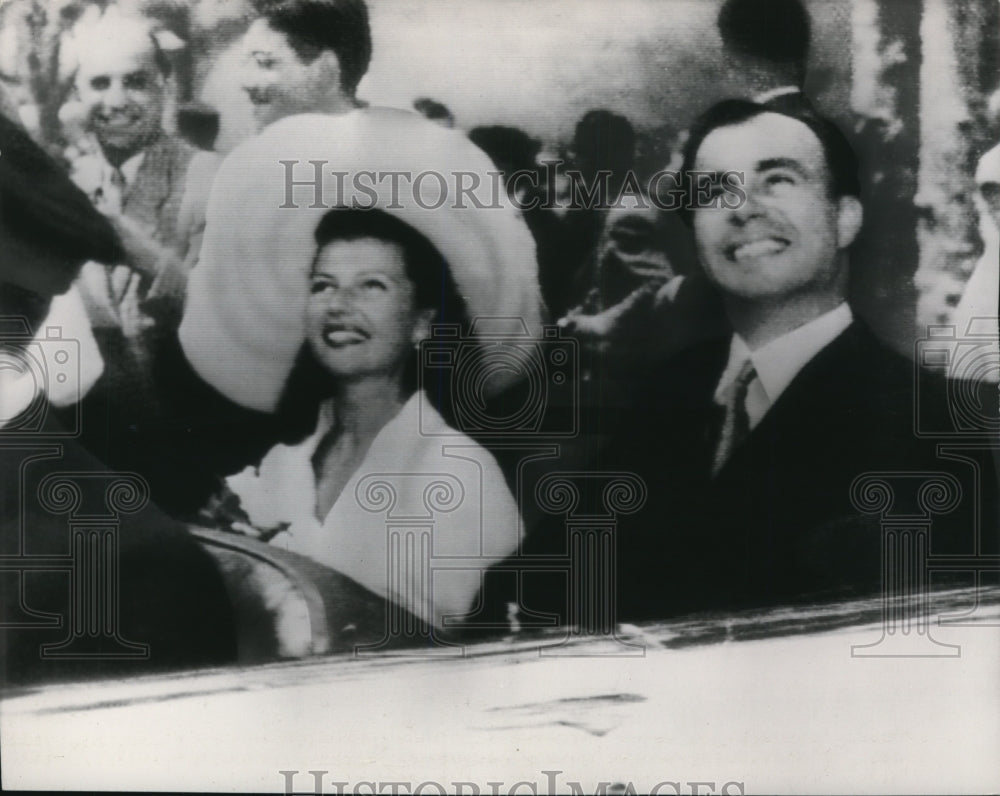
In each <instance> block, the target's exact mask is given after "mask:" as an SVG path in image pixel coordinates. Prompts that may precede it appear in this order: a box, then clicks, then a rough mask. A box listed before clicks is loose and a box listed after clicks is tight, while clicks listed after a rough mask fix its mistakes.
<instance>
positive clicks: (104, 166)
mask: <svg viewBox="0 0 1000 796" xmlns="http://www.w3.org/2000/svg"><path fill="white" fill-rule="evenodd" d="M97 152H98V155H99V157H100V159H101V161H100V162H101V181H102V182H103V183H108V182H110V181H111V175H112V173H113V172H114V170H115V167H114V166H112V165H111V164H110V163H109V162H108V160H107V158H105V157H104V153H103V152H101V148H100V147H98V148H97ZM145 159H146V149H145V148H143V149H140V150H139V151H138V152H137V153H136V154H134V155H132V157H130V158H129V159H128V160H126V161H125V162H124V163H122V165H121V166H119V167H118V170H119V171H120V172H121V173H122V177H124V178H125V185H126V186H129V185H133V184H134V183H135V180H136V178H137V177H138V176H139V169H141V168H142V163H143V161H144V160H145Z"/></svg>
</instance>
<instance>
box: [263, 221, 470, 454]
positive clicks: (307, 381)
mask: <svg viewBox="0 0 1000 796" xmlns="http://www.w3.org/2000/svg"><path fill="white" fill-rule="evenodd" d="M314 237H315V240H316V256H317V258H318V257H319V253H320V252H321V251H322V250H323V248H324V247H326V246H328V245H329V244H330V243H333V242H334V241H351V240H360V239H362V238H374V239H376V240H381V241H386V242H388V243H394V244H396V245H397V246H399V247H400V249H401V250H402V252H403V264H404V267H405V268H406V276H407V278H408V279H409V280H410V281H411V282H412V283H413V286H414V299H415V301H416V305H417V307H418V308H420V309H425V308H433V309H434V310H435V311H436V312H435V316H434V319H433V320H432V321H431V323H432V324H449V325H457V326H459V327H460V329H461V335H460V336H461V337H464V336H465V335H466V334H467V333H468V330H469V320H468V316H467V314H466V311H465V302H464V301H463V300H462V297H461V296H460V294H459V292H458V288H457V286H456V285H455V281H454V279H453V278H452V276H451V270H450V269H449V267H448V263H447V261H446V260H445V259H444V257H443V256H442V255H441V253H440V252H439V251H438V250H437V247H435V246H434V244H432V243H431V242H430V241H429V240H428V239H427V238H426V237H425V236H424V235H423V234H422V233H420V232H419V231H418V230H416V229H414V228H413V227H411V226H410V225H409V224H407V223H406V222H405V221H402V220H401V219H399V218H397V217H396V216H394V215H391V214H390V213H387V212H385V211H382V210H375V209H371V210H361V209H354V208H336V209H334V210H331V211H330V212H328V213H327V214H326V215H324V216H323V218H322V219H321V220H320V222H319V225H318V226H317V227H316V233H315V236H314ZM419 368H420V361H419V352H417V351H415V352H414V357H413V358H412V360H411V361H410V362H409V363H408V364H407V368H406V371H405V373H404V374H403V383H404V388H405V389H406V390H407V391H408V392H410V391H413V390H416V389H417V387H418V386H419V384H420V379H419ZM331 391H332V380H331V376H330V374H329V373H327V372H326V370H324V369H323V368H322V366H320V364H319V363H318V362H317V361H316V359H315V357H314V355H313V354H312V351H311V350H310V348H309V346H308V345H304V346H303V347H302V350H301V351H300V352H299V357H298V359H297V361H296V364H295V367H294V368H293V370H292V374H291V376H290V377H289V379H288V383H287V385H286V386H285V391H284V395H283V397H282V400H281V405H280V406H279V410H278V411H279V413H280V414H281V415H283V416H286V417H287V418H288V419H289V420H290V421H292V428H291V429H290V431H291V434H292V435H293V436H298V435H301V434H302V433H308V432H310V431H312V426H311V425H310V426H308V427H307V426H306V425H304V424H306V423H309V422H312V421H314V420H315V411H314V410H315V405H316V404H317V403H318V402H319V401H322V400H323V399H324V398H327V397H329V395H330V393H331ZM428 392H429V393H430V392H431V391H428ZM428 397H430V398H431V400H432V402H433V403H434V404H435V405H436V406H437V408H438V409H439V410H443V409H444V408H445V407H443V404H442V401H443V400H444V398H443V397H442V396H435V395H430V394H429V396H428Z"/></svg>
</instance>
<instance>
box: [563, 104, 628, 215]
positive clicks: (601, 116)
mask: <svg viewBox="0 0 1000 796" xmlns="http://www.w3.org/2000/svg"><path fill="white" fill-rule="evenodd" d="M571 156H572V161H573V163H572V165H573V166H574V167H575V168H577V169H579V171H580V174H581V176H582V178H583V180H584V182H585V183H586V187H588V188H589V187H590V186H592V185H593V184H594V181H595V180H597V179H598V177H599V175H601V174H602V173H604V172H607V173H609V174H610V177H609V179H608V180H607V188H608V190H607V192H606V193H605V192H604V190H603V187H602V189H601V190H600V192H599V193H598V204H599V205H600V206H606V205H607V204H608V203H610V202H612V201H613V200H614V199H615V197H616V196H617V195H618V191H619V189H620V188H621V186H622V184H623V183H624V181H625V177H626V175H627V173H628V171H629V170H630V169H631V168H632V167H633V165H634V161H635V129H634V128H633V127H632V123H631V122H630V121H629V120H628V119H626V118H625V117H624V116H621V115H619V114H617V113H612V112H611V111H609V110H604V109H600V110H592V111H587V113H585V114H584V115H583V116H582V117H581V119H580V121H579V122H577V125H576V130H575V132H574V135H573V151H572V155H571ZM602 186H603V183H602Z"/></svg>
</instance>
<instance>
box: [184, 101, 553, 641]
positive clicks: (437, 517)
mask: <svg viewBox="0 0 1000 796" xmlns="http://www.w3.org/2000/svg"><path fill="white" fill-rule="evenodd" d="M329 141H336V142H337V145H338V147H339V149H340V151H339V153H338V166H343V170H342V171H344V172H347V173H349V174H350V173H353V172H355V171H356V170H358V169H372V168H377V167H380V166H385V167H390V166H391V167H392V168H394V169H396V170H405V171H409V172H413V171H423V170H425V169H431V170H437V171H439V172H444V173H447V172H449V171H451V170H455V169H462V170H463V171H466V170H470V171H472V172H474V173H482V174H485V172H487V171H488V170H489V169H490V168H492V166H491V164H490V162H489V160H488V159H487V158H486V156H485V155H483V154H482V153H481V152H480V151H479V150H477V149H476V148H475V147H474V146H473V145H472V144H471V143H470V142H469V141H468V140H467V139H466V138H465V137H464V136H462V135H460V134H458V133H455V132H453V131H450V130H445V129H444V128H441V127H440V126H438V125H435V124H433V123H431V122H428V121H426V120H424V119H422V118H421V117H418V116H415V115H412V114H396V113H394V112H393V113H385V112H382V111H373V110H359V111H355V112H353V113H349V114H345V115H343V116H339V117H338V116H297V117H291V118H288V119H285V120H283V121H281V122H278V123H277V124H275V125H272V126H271V127H270V128H268V129H267V130H266V131H265V132H264V133H263V134H262V135H261V136H260V137H258V138H257V139H255V140H254V141H252V142H249V143H248V144H246V145H244V146H243V147H241V148H240V149H237V150H236V151H235V152H234V153H233V154H232V155H230V157H229V158H228V159H227V161H226V163H224V164H223V166H222V169H221V171H220V176H219V182H217V185H222V184H224V185H225V186H226V190H225V192H223V191H221V190H220V191H217V192H216V193H215V195H213V198H212V202H211V203H210V209H209V216H208V228H207V229H206V243H205V246H204V248H203V251H202V260H201V261H200V262H199V264H198V267H197V268H196V269H195V271H194V272H193V273H192V283H191V292H190V296H189V304H188V308H187V311H186V315H185V320H184V324H183V325H182V330H181V340H182V343H183V345H184V347H185V351H186V353H187V355H188V358H189V360H190V361H191V363H192V365H194V367H195V368H196V370H198V372H199V373H200V374H201V375H202V376H203V377H204V378H205V379H206V381H208V382H209V383H210V384H212V385H213V386H214V387H215V388H216V389H218V390H219V391H221V392H223V394H225V395H226V396H227V397H229V398H231V399H233V400H236V401H238V402H239V403H242V404H243V405H245V406H252V407H254V408H258V409H265V410H267V411H278V412H280V413H283V414H294V415H296V416H298V417H300V418H305V422H306V423H307V424H308V426H307V429H304V431H305V433H304V434H301V435H300V436H299V437H298V438H296V439H290V440H286V442H284V443H282V444H278V445H275V446H274V447H273V448H271V450H270V451H269V452H268V453H267V454H266V455H265V456H264V457H263V459H262V460H261V461H260V462H259V464H256V465H254V466H250V467H246V468H245V469H244V470H243V471H241V472H239V473H237V474H235V475H231V476H230V477H229V478H227V479H226V483H227V487H228V490H229V493H230V494H228V495H227V496H225V497H224V498H223V499H222V500H219V501H216V502H215V504H214V505H215V507H216V508H218V507H219V506H224V507H225V510H224V511H222V512H219V511H214V512H213V513H214V516H215V518H216V520H217V521H218V522H219V524H221V525H223V526H224V527H227V528H228V529H231V530H237V531H242V532H245V533H250V534H252V535H255V536H258V537H259V538H263V539H267V540H269V541H270V543H271V545H273V546H276V547H281V548H283V549H285V550H288V551H291V552H293V553H296V554H298V555H301V556H305V557H307V558H309V559H312V560H313V561H315V562H319V563H321V564H323V565H325V566H326V567H328V568H330V569H332V570H334V571H335V572H337V573H340V574H341V575H344V576H347V577H348V578H350V579H352V580H353V581H355V582H356V583H358V584H360V585H361V586H362V587H364V589H367V590H368V592H370V593H371V594H372V595H373V599H379V600H386V601H388V602H389V603H390V604H391V605H393V606H395V607H396V608H399V609H402V610H404V611H406V612H408V613H409V614H411V615H412V616H414V617H416V618H417V619H419V620H421V621H422V622H424V623H426V624H428V625H431V626H434V627H435V628H439V629H440V628H444V627H445V626H446V625H450V624H451V623H450V622H447V621H446V617H453V618H456V619H457V618H460V617H461V616H463V615H464V614H467V613H468V612H469V611H470V610H472V607H473V605H472V604H473V600H474V598H475V596H476V593H477V591H478V590H479V588H480V585H481V574H482V573H483V572H485V571H486V570H487V569H488V568H489V567H490V566H491V565H492V564H495V563H497V562H498V561H500V560H502V559H503V558H505V557H506V556H508V555H510V554H511V553H513V552H514V551H515V549H516V548H517V545H518V542H519V540H520V538H521V522H520V518H519V513H518V508H517V505H516V503H515V501H514V498H513V496H512V494H511V492H510V489H509V488H508V486H507V482H506V479H505V478H504V476H503V473H502V472H501V470H500V467H499V465H498V464H497V462H496V461H495V459H494V458H493V456H492V455H491V454H490V453H489V452H488V451H487V450H486V449H485V448H483V447H482V446H481V445H480V444H478V443H477V442H475V441H473V440H472V439H471V438H470V437H468V436H466V435H465V434H463V433H461V432H460V431H458V430H456V429H455V428H453V427H450V426H449V424H448V423H447V422H446V420H445V419H444V417H443V416H442V414H441V409H442V407H441V406H439V405H436V404H437V403H438V401H437V399H438V398H439V397H441V398H442V400H443V401H448V400H450V399H453V398H454V396H451V395H444V396H439V395H438V394H437V393H435V394H434V395H433V400H432V397H431V396H429V395H428V392H434V391H433V390H430V391H425V390H422V389H419V382H420V380H419V378H418V375H419V370H418V369H419V366H420V354H421V352H420V343H421V341H422V340H424V339H425V338H428V337H430V336H431V331H432V326H434V325H435V324H447V325H448V326H449V328H451V329H456V328H457V329H458V330H461V333H460V334H459V335H458V338H457V339H455V341H454V342H455V343H456V344H458V345H463V346H465V349H466V351H473V352H474V351H475V350H478V348H479V347H480V345H481V344H480V342H478V341H477V339H476V338H474V337H473V338H470V337H468V335H467V332H468V330H469V327H470V324H469V321H470V320H471V319H473V318H475V319H478V320H483V319H484V318H486V317H488V316H505V317H506V318H508V319H509V318H510V317H516V318H517V321H518V324H519V325H520V324H523V328H524V329H530V330H531V331H532V332H533V333H537V330H538V327H539V323H538V321H539V307H540V304H539V296H538V281H537V273H536V271H535V268H536V267H535V264H534V257H533V244H532V241H531V238H530V233H528V231H527V228H526V227H525V226H524V222H523V220H522V219H521V218H520V217H519V215H518V214H517V213H516V211H515V210H514V208H513V207H512V206H509V205H506V204H504V203H500V204H499V205H497V204H493V206H490V207H484V206H482V205H479V206H478V207H477V206H476V204H475V203H473V204H466V203H455V206H445V207H440V208H438V209H437V210H427V209H425V207H424V206H422V205H421V204H420V203H419V201H418V200H419V196H417V195H416V194H406V192H405V191H396V192H386V196H384V197H380V201H379V202H378V206H377V207H376V208H374V209H365V210H362V209H357V207H356V206H353V207H352V202H351V199H350V198H349V197H341V198H342V205H343V206H340V207H338V208H336V209H322V208H321V209H319V211H318V212H317V210H316V209H315V208H313V207H308V206H306V207H299V208H298V209H296V210H295V212H294V213H287V212H283V211H282V210H280V209H277V208H280V206H281V204H282V202H281V197H282V196H283V194H284V188H285V186H284V170H283V169H282V168H281V165H280V163H279V158H278V157H274V156H273V155H271V156H269V153H271V152H272V150H273V151H276V152H280V154H281V158H280V159H282V160H287V159H288V158H289V157H290V156H291V155H292V154H293V153H294V154H295V155H296V156H297V159H300V160H304V161H308V160H312V159H314V158H316V157H317V156H318V155H320V154H322V152H321V150H322V149H325V148H327V147H328V146H329V144H328V143H325V142H329ZM387 158H388V159H391V160H392V162H391V163H389V162H386V161H387ZM261 163H267V164H271V163H273V164H274V168H271V167H270V166H267V167H266V168H265V169H264V170H263V171H261V170H260V169H256V170H255V169H252V168H248V165H249V164H261ZM407 166H409V168H405V167H407ZM485 184H486V183H485V181H484V185H485ZM404 194H405V195H404ZM223 203H224V205H223ZM236 205H238V206H236ZM216 210H218V211H221V212H219V213H216V212H215V211H216ZM486 342H489V341H486ZM434 386H435V387H436V386H437V382H435V383H434ZM347 613H349V612H347ZM346 620H350V622H352V623H353V622H354V619H353V617H351V616H347V617H346ZM357 621H358V622H360V619H358V620H357Z"/></svg>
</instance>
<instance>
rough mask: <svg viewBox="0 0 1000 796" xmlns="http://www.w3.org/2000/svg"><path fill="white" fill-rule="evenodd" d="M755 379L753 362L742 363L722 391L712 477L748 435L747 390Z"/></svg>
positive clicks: (755, 372)
mask: <svg viewBox="0 0 1000 796" xmlns="http://www.w3.org/2000/svg"><path fill="white" fill-rule="evenodd" d="M756 377H757V371H756V370H754V366H753V362H751V361H750V360H749V359H748V360H746V361H745V362H744V363H743V367H741V368H740V372H739V374H738V375H737V376H736V378H735V379H733V380H732V381H731V382H730V383H729V385H728V386H727V387H726V388H725V389H724V390H723V391H722V395H721V396H720V399H721V400H720V403H721V404H722V408H723V409H724V410H725V414H724V415H723V418H722V427H721V429H720V430H719V436H718V442H717V444H716V446H715V455H714V456H713V458H712V477H713V478H714V477H715V476H717V475H718V474H719V471H720V470H721V469H722V467H723V465H724V464H725V463H726V461H727V460H728V459H729V457H730V456H731V455H732V453H733V451H734V450H735V449H736V448H737V446H739V445H740V444H742V442H743V441H744V440H745V439H746V438H747V436H748V435H749V433H750V417H749V416H748V415H747V405H746V404H747V390H748V389H749V387H750V382H752V381H753V380H754V379H755V378H756Z"/></svg>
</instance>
